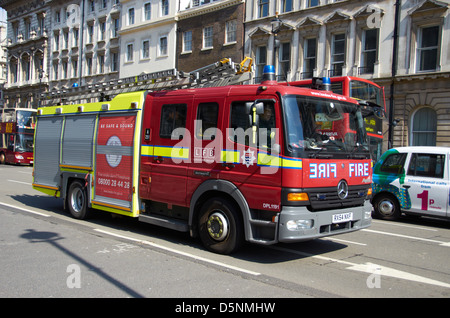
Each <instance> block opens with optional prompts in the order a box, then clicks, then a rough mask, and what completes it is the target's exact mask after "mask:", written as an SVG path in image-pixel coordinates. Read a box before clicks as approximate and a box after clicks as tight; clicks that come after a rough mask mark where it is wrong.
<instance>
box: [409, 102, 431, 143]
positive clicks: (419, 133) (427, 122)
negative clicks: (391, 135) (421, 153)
mask: <svg viewBox="0 0 450 318" xmlns="http://www.w3.org/2000/svg"><path fill="white" fill-rule="evenodd" d="M411 123H412V126H411V145H412V146H436V130H437V118H436V112H435V111H434V109H432V108H429V107H423V108H420V109H418V110H417V111H416V112H414V114H413V116H412V120H411Z"/></svg>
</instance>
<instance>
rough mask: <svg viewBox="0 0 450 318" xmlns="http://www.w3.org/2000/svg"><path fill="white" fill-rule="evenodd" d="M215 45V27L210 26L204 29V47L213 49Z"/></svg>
mask: <svg viewBox="0 0 450 318" xmlns="http://www.w3.org/2000/svg"><path fill="white" fill-rule="evenodd" d="M212 47H213V27H212V26H208V27H206V28H204V29H203V49H211V48H212Z"/></svg>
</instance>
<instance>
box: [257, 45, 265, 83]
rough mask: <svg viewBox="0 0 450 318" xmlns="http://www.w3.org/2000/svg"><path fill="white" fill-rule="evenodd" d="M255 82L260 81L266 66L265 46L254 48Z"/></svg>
mask: <svg viewBox="0 0 450 318" xmlns="http://www.w3.org/2000/svg"><path fill="white" fill-rule="evenodd" d="M255 62H256V63H255V65H256V68H255V75H256V78H255V82H257V83H259V82H260V81H261V78H262V75H263V71H264V66H266V64H267V47H266V46H258V47H257V48H256V59H255Z"/></svg>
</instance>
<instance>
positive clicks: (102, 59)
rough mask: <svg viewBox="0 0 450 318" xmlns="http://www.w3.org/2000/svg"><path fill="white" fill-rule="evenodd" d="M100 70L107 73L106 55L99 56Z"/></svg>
mask: <svg viewBox="0 0 450 318" xmlns="http://www.w3.org/2000/svg"><path fill="white" fill-rule="evenodd" d="M98 72H99V73H105V56H104V55H99V56H98Z"/></svg>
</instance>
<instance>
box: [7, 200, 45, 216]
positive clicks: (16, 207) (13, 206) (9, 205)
mask: <svg viewBox="0 0 450 318" xmlns="http://www.w3.org/2000/svg"><path fill="white" fill-rule="evenodd" d="M0 205H3V206H7V207H9V208H13V209H18V210H21V211H25V212H28V213H33V214H37V215H40V216H45V217H50V215H48V214H44V213H41V212H36V211H31V210H28V209H24V208H20V207H18V206H15V205H11V204H7V203H3V202H0Z"/></svg>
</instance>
